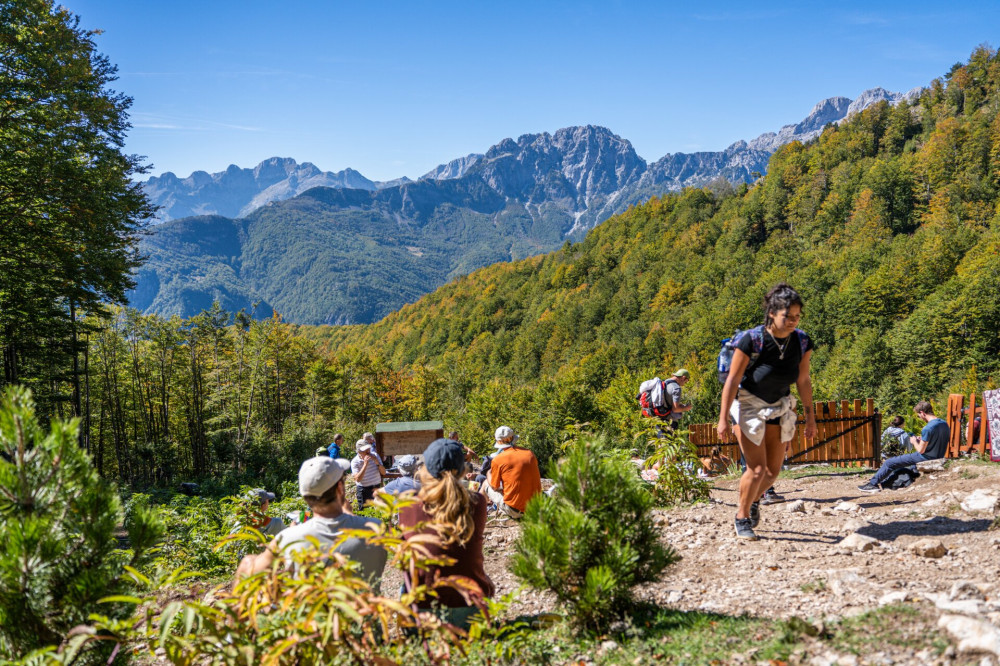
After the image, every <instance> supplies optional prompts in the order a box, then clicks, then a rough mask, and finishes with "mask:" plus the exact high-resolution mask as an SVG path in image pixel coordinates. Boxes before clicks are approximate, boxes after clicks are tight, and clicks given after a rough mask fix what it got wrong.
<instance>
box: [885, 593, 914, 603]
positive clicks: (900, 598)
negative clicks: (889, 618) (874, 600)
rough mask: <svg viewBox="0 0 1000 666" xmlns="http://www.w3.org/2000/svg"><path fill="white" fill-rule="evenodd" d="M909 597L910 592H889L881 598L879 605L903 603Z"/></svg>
mask: <svg viewBox="0 0 1000 666" xmlns="http://www.w3.org/2000/svg"><path fill="white" fill-rule="evenodd" d="M909 598H910V593H909V592H888V593H886V594H883V595H882V596H881V597H880V598H879V600H878V605H879V606H889V605H890V604H901V603H903V602H904V601H906V600H907V599H909Z"/></svg>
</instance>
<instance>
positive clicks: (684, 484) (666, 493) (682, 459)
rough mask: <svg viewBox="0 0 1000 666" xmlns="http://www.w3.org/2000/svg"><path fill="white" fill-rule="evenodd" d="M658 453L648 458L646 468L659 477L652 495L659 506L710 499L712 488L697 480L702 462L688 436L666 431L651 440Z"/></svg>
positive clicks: (685, 433)
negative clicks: (653, 468) (653, 470)
mask: <svg viewBox="0 0 1000 666" xmlns="http://www.w3.org/2000/svg"><path fill="white" fill-rule="evenodd" d="M649 443H650V445H651V446H655V447H656V450H655V451H654V452H653V455H651V456H649V457H648V458H646V467H647V468H651V467H654V466H655V467H656V468H657V471H658V472H659V475H658V476H657V478H656V481H655V482H654V484H653V494H654V495H655V497H656V503H657V504H659V505H660V506H672V505H674V504H683V503H686V502H697V501H700V500H706V499H708V495H709V492H710V491H711V490H712V484H711V483H710V482H709V481H707V480H706V479H702V478H699V477H698V469H699V468H700V467H701V461H700V460H699V459H698V449H697V448H696V447H695V445H694V444H692V443H691V441H690V440H689V439H688V437H687V432H685V431H679V432H673V431H671V430H667V429H664V430H663V431H662V432H661V433H660V436H659V437H656V436H654V437H651V438H650V439H649Z"/></svg>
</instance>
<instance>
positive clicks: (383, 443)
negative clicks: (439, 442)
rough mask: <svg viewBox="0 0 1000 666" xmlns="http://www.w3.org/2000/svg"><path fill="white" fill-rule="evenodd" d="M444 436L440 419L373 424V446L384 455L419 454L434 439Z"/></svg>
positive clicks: (379, 453)
mask: <svg viewBox="0 0 1000 666" xmlns="http://www.w3.org/2000/svg"><path fill="white" fill-rule="evenodd" d="M441 437H444V423H442V422H441V421H394V422H391V423H379V424H377V425H376V426H375V448H376V450H377V451H378V455H379V457H380V458H382V459H383V460H384V459H385V457H386V456H401V455H406V454H410V455H415V456H416V455H420V454H422V453H423V452H424V450H425V449H426V448H427V447H428V446H429V445H430V443H431V442H433V441H434V440H435V439H440V438H441Z"/></svg>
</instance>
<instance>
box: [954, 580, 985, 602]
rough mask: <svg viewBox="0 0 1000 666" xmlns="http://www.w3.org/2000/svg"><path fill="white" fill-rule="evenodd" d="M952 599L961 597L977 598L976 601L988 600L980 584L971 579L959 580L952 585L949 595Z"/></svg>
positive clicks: (956, 599) (955, 599)
mask: <svg viewBox="0 0 1000 666" xmlns="http://www.w3.org/2000/svg"><path fill="white" fill-rule="evenodd" d="M987 589H989V588H987ZM948 597H949V599H950V600H951V601H958V600H960V599H975V600H976V601H986V595H985V594H984V593H983V590H982V589H980V586H979V585H977V584H976V583H974V582H973V581H971V580H958V581H955V583H954V584H953V585H952V586H951V593H950V594H949V595H948Z"/></svg>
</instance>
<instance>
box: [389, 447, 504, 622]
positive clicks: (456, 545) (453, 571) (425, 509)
mask: <svg viewBox="0 0 1000 666" xmlns="http://www.w3.org/2000/svg"><path fill="white" fill-rule="evenodd" d="M464 472H465V448H464V447H463V446H462V445H461V444H459V443H458V442H455V441H453V440H450V439H438V440H435V441H434V442H433V443H432V444H431V445H430V446H429V447H427V450H426V451H424V467H423V468H422V469H421V470H420V471H419V472H417V476H418V479H419V481H420V484H421V486H420V491H419V492H418V493H417V498H418V499H419V500H420V504H413V505H410V506H407V507H404V508H402V509H401V510H400V512H399V527H400V529H402V530H403V537H404V538H406V539H411V538H413V537H414V536H416V535H418V534H422V535H431V536H434V537H436V538H435V539H433V540H432V541H431V542H430V543H429V544H425V546H427V549H428V551H429V552H430V556H431V557H432V558H434V559H440V558H451V559H453V560H454V563H453V564H448V565H431V566H430V568H428V569H427V570H426V571H423V572H420V573H419V574H418V576H419V577H420V579H421V580H420V581H419V583H423V584H428V583H431V582H433V581H435V580H438V579H441V578H445V577H447V576H463V577H465V578H466V579H467V580H466V581H464V582H465V583H466V584H471V587H469V588H467V589H468V590H469V592H470V593H471V594H470V596H471V598H472V600H473V603H470V602H469V601H467V600H466V598H465V597H463V595H462V594H461V593H459V592H458V591H457V590H455V589H452V588H448V587H442V588H439V589H438V591H437V595H438V596H437V599H436V600H427V601H424V602H421V603H420V604H418V605H419V607H421V608H435V607H436V608H438V611H437V612H438V613H439V615H440V616H441V618H442V619H443V620H445V621H446V622H450V623H451V624H454V625H456V626H460V627H463V628H464V627H467V626H468V624H469V621H470V619H471V618H472V616H473V615H475V614H476V612H477V610H478V608H477V607H476V605H475V603H476V602H481V599H482V597H492V596H493V593H494V591H495V589H494V587H493V581H492V580H490V577H489V576H487V575H486V570H485V569H484V567H483V533H484V532H485V531H486V503H487V499H486V497H485V496H484V495H482V494H481V493H474V492H471V491H469V489H468V488H466V487H465V485H464V484H463V483H462V477H463V475H464ZM406 578H407V580H406V584H407V585H408V586H412V584H413V581H411V580H409V574H407V576H406Z"/></svg>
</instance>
